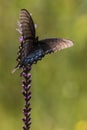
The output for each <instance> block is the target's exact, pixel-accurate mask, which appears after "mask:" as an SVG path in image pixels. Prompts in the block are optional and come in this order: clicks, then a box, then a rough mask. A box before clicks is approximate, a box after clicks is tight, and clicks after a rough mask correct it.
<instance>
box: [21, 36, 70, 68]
mask: <svg viewBox="0 0 87 130" xmlns="http://www.w3.org/2000/svg"><path fill="white" fill-rule="evenodd" d="M72 45H73V42H72V41H70V40H66V39H63V38H52V39H44V40H40V41H39V42H38V46H37V48H36V49H35V50H34V51H33V52H32V53H30V54H29V55H28V56H27V58H25V60H24V63H23V64H24V66H26V65H28V64H33V63H36V62H37V61H38V60H41V59H42V57H44V56H45V55H46V54H49V53H52V52H56V51H59V50H61V49H64V48H68V47H71V46H72Z"/></svg>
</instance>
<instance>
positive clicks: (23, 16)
mask: <svg viewBox="0 0 87 130" xmlns="http://www.w3.org/2000/svg"><path fill="white" fill-rule="evenodd" d="M20 27H21V31H22V37H23V40H22V42H21V44H22V45H21V46H22V49H21V50H20V54H21V59H20V60H21V62H22V61H23V60H24V59H25V58H26V57H27V56H28V55H29V53H30V51H31V48H32V46H33V43H34V40H35V27H34V23H33V20H32V18H31V15H30V14H29V12H28V11H27V10H26V9H22V10H21V12H20Z"/></svg>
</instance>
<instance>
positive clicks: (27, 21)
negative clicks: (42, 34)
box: [16, 9, 73, 68]
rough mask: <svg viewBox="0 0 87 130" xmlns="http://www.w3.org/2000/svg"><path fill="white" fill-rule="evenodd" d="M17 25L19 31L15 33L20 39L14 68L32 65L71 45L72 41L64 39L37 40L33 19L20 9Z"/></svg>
mask: <svg viewBox="0 0 87 130" xmlns="http://www.w3.org/2000/svg"><path fill="white" fill-rule="evenodd" d="M18 25H19V29H17V31H19V32H20V34H21V37H20V46H19V51H18V58H17V61H18V65H17V66H16V68H21V67H23V66H24V67H26V66H28V65H32V64H34V63H36V62H37V61H38V60H41V59H42V57H44V56H45V55H46V54H50V53H52V52H57V51H59V50H62V49H64V48H68V47H71V46H72V45H73V42H72V41H70V40H67V39H64V38H48V39H43V40H38V37H36V32H35V25H34V22H33V19H32V17H31V14H30V13H29V12H28V11H27V10H26V9H21V11H20V22H18Z"/></svg>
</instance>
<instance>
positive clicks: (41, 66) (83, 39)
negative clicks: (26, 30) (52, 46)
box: [0, 0, 87, 130]
mask: <svg viewBox="0 0 87 130" xmlns="http://www.w3.org/2000/svg"><path fill="white" fill-rule="evenodd" d="M21 8H26V9H28V10H29V11H30V12H32V14H33V16H32V17H33V19H34V21H35V23H37V25H38V28H37V35H39V37H40V38H46V37H64V38H67V39H71V40H73V42H74V46H73V47H72V48H69V49H65V50H63V51H60V52H58V53H55V54H52V55H48V56H46V57H45V58H44V59H43V60H42V61H40V62H38V64H36V65H33V69H32V88H31V91H32V100H31V105H32V115H31V116H32V122H33V123H32V127H31V130H86V129H87V86H86V84H87V60H86V57H87V28H86V26H87V0H36V1H35V0H26V1H25V0H14V1H12V0H7V1H6V0H0V129H1V130H15V129H16V130H19V129H20V130H21V129H22V128H21V126H22V121H21V118H22V117H23V114H22V107H23V104H24V100H23V97H22V94H21V78H20V76H19V75H20V71H17V72H16V73H15V74H14V75H12V74H11V70H12V69H13V68H14V66H15V65H16V61H15V59H16V57H17V54H16V53H17V50H18V46H19V41H18V39H19V34H18V33H17V32H16V28H17V24H16V22H17V20H18V18H19V11H20V9H21Z"/></svg>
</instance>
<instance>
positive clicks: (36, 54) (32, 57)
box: [23, 48, 44, 66]
mask: <svg viewBox="0 0 87 130" xmlns="http://www.w3.org/2000/svg"><path fill="white" fill-rule="evenodd" d="M42 57H44V52H43V50H42V49H41V48H39V49H37V50H34V51H33V52H32V53H30V54H29V55H28V56H27V57H26V58H25V60H24V62H23V65H24V66H27V65H29V64H33V63H36V62H37V61H38V60H41V59H42Z"/></svg>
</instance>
